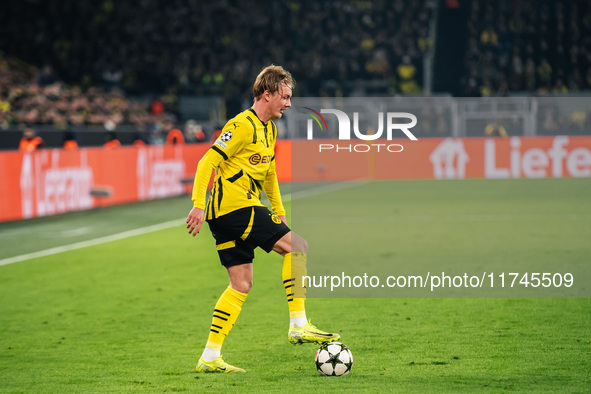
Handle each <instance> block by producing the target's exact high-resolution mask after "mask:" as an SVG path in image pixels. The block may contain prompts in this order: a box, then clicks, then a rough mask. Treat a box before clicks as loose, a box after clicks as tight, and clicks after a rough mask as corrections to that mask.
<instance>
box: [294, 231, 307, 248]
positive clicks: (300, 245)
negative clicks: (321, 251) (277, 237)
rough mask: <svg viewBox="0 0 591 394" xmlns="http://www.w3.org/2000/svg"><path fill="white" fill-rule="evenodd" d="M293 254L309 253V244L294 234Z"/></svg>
mask: <svg viewBox="0 0 591 394" xmlns="http://www.w3.org/2000/svg"><path fill="white" fill-rule="evenodd" d="M292 252H299V253H308V242H306V240H305V239H304V238H302V237H300V236H299V235H295V234H294V237H293V243H292Z"/></svg>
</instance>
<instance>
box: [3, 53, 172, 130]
mask: <svg viewBox="0 0 591 394" xmlns="http://www.w3.org/2000/svg"><path fill="white" fill-rule="evenodd" d="M149 104H150V103H149V102H138V101H131V100H128V99H127V98H126V96H125V94H124V92H123V91H122V90H120V89H110V90H108V91H107V90H105V89H103V88H99V87H88V88H87V89H86V90H85V91H83V90H82V89H81V88H80V87H79V86H77V85H72V86H68V85H66V84H64V82H63V81H62V80H61V79H60V78H58V77H57V76H56V75H55V73H54V72H53V69H52V67H51V66H49V65H45V66H43V67H42V68H41V69H40V70H38V71H37V70H36V69H35V68H33V67H31V66H29V65H28V64H25V63H22V62H20V61H18V60H17V59H15V58H11V57H7V56H6V55H2V54H0V127H1V126H4V128H6V127H7V126H9V125H11V124H29V125H35V124H51V125H54V126H56V127H57V128H62V129H63V128H66V127H67V126H68V125H105V126H106V127H107V128H112V129H114V128H115V127H116V126H117V125H118V124H121V123H124V124H131V125H135V126H138V127H139V128H142V127H144V126H145V125H148V124H153V123H156V122H164V121H167V120H169V119H168V118H169V117H168V116H167V115H166V114H165V113H164V112H159V113H153V112H152V111H151V110H150V105H149Z"/></svg>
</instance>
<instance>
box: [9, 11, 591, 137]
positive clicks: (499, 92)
mask: <svg viewBox="0 0 591 394" xmlns="http://www.w3.org/2000/svg"><path fill="white" fill-rule="evenodd" d="M23 26H27V28H26V29H23ZM590 33H591V6H590V5H589V2H588V1H584V0H573V1H569V2H561V1H551V0H538V1H536V0H499V1H495V2H490V1H481V0H473V1H472V0H470V1H468V0H420V1H412V2H405V1H403V0H394V1H386V0H377V1H361V0H359V1H339V0H322V1H311V0H305V1H295V0H285V1H264V0H254V1H251V2H248V4H246V3H244V2H239V1H237V0H222V1H217V2H203V1H198V0H130V1H121V2H116V1H114V0H100V1H99V0H93V1H76V0H63V1H59V2H50V1H44V0H26V1H18V2H7V3H6V4H4V5H3V12H2V13H0V50H2V51H3V52H2V53H1V54H0V56H1V57H0V82H1V84H0V126H1V127H3V128H5V129H6V128H10V127H13V128H14V127H17V126H18V125H24V124H27V125H37V126H47V127H51V128H55V129H57V130H66V129H68V130H69V129H72V128H76V127H84V128H86V129H87V128H88V127H89V126H91V127H92V126H94V125H96V126H97V127H99V128H100V131H101V132H102V133H104V132H106V131H110V130H109V129H113V128H117V131H118V135H121V136H122V143H124V144H127V143H131V142H132V141H133V140H137V138H135V137H136V136H137V135H138V133H140V134H142V135H144V137H145V138H144V139H145V140H146V142H150V141H152V142H153V143H155V142H158V141H161V140H163V138H160V136H159V135H158V134H159V133H161V134H163V135H166V133H167V132H168V131H169V129H167V130H158V129H159V128H162V127H163V126H162V125H163V124H166V125H167V124H170V123H172V127H175V128H183V127H182V124H181V122H184V121H187V120H189V119H195V120H197V121H198V122H199V123H200V124H203V125H204V127H203V129H204V131H205V133H206V134H207V136H205V137H206V138H202V139H209V136H210V135H211V134H212V133H213V132H214V130H215V126H214V124H213V120H212V123H211V124H206V123H203V121H206V120H207V119H205V118H203V117H199V115H197V116H187V115H186V113H187V112H186V111H187V108H189V109H194V108H196V106H195V104H194V103H196V101H195V100H198V99H199V98H207V100H208V101H210V102H211V103H213V99H210V98H213V97H221V99H220V100H221V103H222V106H223V107H224V108H223V109H222V112H221V113H219V116H218V119H215V120H216V121H217V122H219V121H221V120H223V119H224V118H225V114H226V113H227V114H233V113H236V112H238V111H239V110H241V109H242V108H243V107H244V106H245V104H248V102H249V101H250V100H251V97H250V93H249V89H250V83H251V81H252V77H253V75H256V74H257V73H258V71H259V70H260V69H261V67H263V66H264V65H267V64H269V63H277V64H281V65H283V66H285V67H286V68H287V69H289V70H290V71H291V72H292V73H293V75H294V76H295V78H296V80H297V82H298V92H297V95H298V96H300V97H301V96H309V97H339V96H344V97H359V96H394V95H421V94H426V95H430V94H431V92H432V93H436V94H437V93H451V94H452V95H454V96H466V97H482V96H484V97H487V96H510V95H514V94H516V93H519V94H522V95H536V96H544V95H558V94H565V93H573V92H577V93H578V92H584V91H589V90H591V66H590V65H591V34H590ZM433 54H435V61H434V62H430V63H429V62H427V61H426V59H427V58H428V57H429V56H432V55H433ZM429 75H431V76H430V77H429ZM183 97H185V98H187V97H189V98H190V99H184V100H183ZM207 100H206V101H207ZM212 105H213V104H212ZM216 105H217V104H216ZM424 111H425V113H435V112H436V111H435V110H428V109H425V110H424ZM437 111H441V110H440V109H438V110H437ZM552 111H554V113H556V114H557V115H556V117H548V116H549V115H547V114H548V113H550V114H551V113H553V112H552ZM209 112H211V111H210V110H209V109H206V110H204V111H202V113H206V114H207V113H209ZM545 114H546V116H545V117H544V118H543V119H541V120H540V121H539V122H538V124H542V125H543V131H547V132H548V133H552V132H554V131H553V130H559V129H560V128H561V125H564V124H568V125H570V126H572V128H573V129H580V130H583V131H584V130H586V129H587V127H588V125H589V118H590V117H589V114H588V113H587V112H586V109H577V110H574V111H569V112H568V113H565V110H564V109H559V108H552V105H551V104H548V111H546V112H545ZM425 116H426V114H425V115H424V117H425ZM123 126H126V127H128V129H127V130H126V131H125V132H126V133H127V134H125V133H123V134H121V133H120V131H121V127H123ZM446 127H449V126H446V124H445V123H441V122H439V124H438V122H437V121H436V120H429V121H428V122H427V124H426V125H425V130H431V131H430V132H432V133H433V134H434V135H441V133H442V130H443V129H445V128H446ZM21 129H22V127H21ZM483 129H484V127H483ZM70 131H71V130H70ZM19 132H20V129H19ZM426 133H427V134H428V132H427V131H426ZM509 134H511V133H509ZM148 137H149V138H148ZM185 137H187V135H185ZM44 138H45V136H44ZM189 140H191V138H189ZM192 140H195V138H192ZM46 141H47V142H48V145H52V144H53V142H52V139H51V138H46ZM55 141H60V143H61V141H62V139H61V138H60V139H55ZM79 142H80V141H79ZM101 142H102V141H101V140H100V139H94V140H88V141H83V145H88V144H91V145H92V144H94V145H100V143H101ZM53 145H55V144H53ZM2 148H5V147H4V146H2Z"/></svg>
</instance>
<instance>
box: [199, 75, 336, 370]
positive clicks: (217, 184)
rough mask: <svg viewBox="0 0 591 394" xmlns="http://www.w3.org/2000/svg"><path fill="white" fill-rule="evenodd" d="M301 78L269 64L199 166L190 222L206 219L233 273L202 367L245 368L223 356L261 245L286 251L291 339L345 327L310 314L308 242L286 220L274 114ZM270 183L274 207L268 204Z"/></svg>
mask: <svg viewBox="0 0 591 394" xmlns="http://www.w3.org/2000/svg"><path fill="white" fill-rule="evenodd" d="M294 85H295V83H294V80H293V78H292V76H291V74H290V73H289V72H288V71H286V70H284V69H283V68H282V67H280V66H274V65H271V66H268V67H266V68H264V69H263V70H262V71H261V73H260V74H259V75H258V76H257V78H256V81H255V83H254V85H253V96H254V103H253V105H252V107H251V108H250V109H248V110H246V111H244V112H241V113H239V114H238V115H236V117H234V118H233V119H230V120H229V121H228V123H226V125H225V126H224V128H223V129H222V132H221V134H220V136H219V138H218V139H216V140H215V142H214V143H213V145H212V147H211V148H210V149H209V150H208V151H207V153H206V154H205V155H204V156H203V158H202V159H201V160H200V161H199V164H198V166H197V172H196V174H195V183H194V186H193V195H192V199H193V205H194V207H193V209H192V210H191V212H190V213H189V215H188V217H187V228H188V229H189V234H192V235H193V236H195V235H197V233H199V231H200V229H201V225H202V224H203V221H204V220H205V221H207V223H208V224H209V228H210V230H211V233H212V235H213V237H214V238H215V240H216V249H217V251H218V255H219V258H220V260H221V263H222V265H223V266H224V267H225V268H226V270H227V272H228V276H229V277H230V285H229V286H228V287H227V288H226V290H225V291H224V292H223V294H222V295H221V297H220V298H219V300H218V301H217V303H216V305H215V309H214V311H213V320H212V323H211V329H210V332H209V337H208V341H207V344H206V347H205V349H204V351H203V354H202V355H201V358H200V359H199V362H198V363H197V367H196V370H197V372H244V370H243V369H242V368H238V367H235V366H232V365H229V364H227V363H226V362H224V361H223V360H222V357H221V348H222V344H223V342H224V339H225V337H226V336H227V335H228V333H229V332H230V329H231V328H232V326H233V325H234V323H235V322H236V319H237V318H238V314H239V313H240V310H241V307H242V304H243V303H244V301H245V300H246V296H247V295H248V292H249V291H250V288H251V287H252V276H253V268H252V262H253V259H254V250H255V249H256V248H257V247H260V248H262V249H263V250H265V251H266V252H267V253H269V252H271V251H275V252H277V253H279V254H280V255H281V256H283V269H282V276H283V284H284V287H285V291H286V294H287V301H288V307H289V315H290V326H289V331H288V340H289V341H290V342H291V343H293V344H294V345H295V344H298V343H324V342H331V341H336V340H338V339H339V338H340V335H339V334H332V333H327V332H324V331H321V330H319V329H317V328H316V327H315V326H313V325H312V324H310V322H309V321H308V320H307V319H306V310H305V305H304V300H305V288H303V287H302V283H301V277H302V276H303V275H305V272H306V256H307V251H308V245H307V243H306V241H305V240H304V239H303V238H301V237H299V236H298V235H296V234H295V233H293V232H292V231H291V230H290V229H289V227H288V226H287V220H286V217H285V208H284V207H283V203H282V201H281V194H280V192H279V183H278V182H277V174H276V172H275V141H276V138H277V128H276V127H275V124H274V123H273V121H272V119H278V118H281V116H282V114H283V111H285V110H287V109H288V108H289V107H290V106H291V96H292V90H293V88H294ZM214 169H215V170H216V176H215V178H214V186H213V190H212V192H211V195H210V197H209V200H208V201H207V205H206V191H207V185H208V183H209V179H210V177H211V173H212V171H213V170H214ZM263 190H264V191H265V194H266V195H267V198H268V199H269V201H270V202H271V207H272V209H273V211H274V212H275V213H273V212H271V211H269V209H268V208H267V207H265V206H264V205H263V204H262V203H261V195H262V191H263ZM298 279H299V280H298Z"/></svg>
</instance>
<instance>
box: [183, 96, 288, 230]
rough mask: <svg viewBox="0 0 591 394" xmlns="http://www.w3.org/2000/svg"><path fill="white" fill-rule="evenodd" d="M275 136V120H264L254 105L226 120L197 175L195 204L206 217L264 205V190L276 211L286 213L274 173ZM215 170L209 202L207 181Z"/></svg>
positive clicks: (203, 159)
mask: <svg viewBox="0 0 591 394" xmlns="http://www.w3.org/2000/svg"><path fill="white" fill-rule="evenodd" d="M276 139H277V128H276V126H275V123H273V121H269V122H268V123H267V124H265V123H263V122H262V121H261V120H260V119H259V118H258V117H257V115H256V113H255V112H254V110H253V109H252V108H251V109H248V110H246V111H244V112H241V113H239V114H238V115H236V116H235V117H234V118H233V119H230V120H229V121H228V123H226V125H225V126H224V128H223V129H222V133H221V134H220V136H219V137H218V139H217V140H216V141H215V142H214V144H213V145H212V147H211V148H210V149H209V150H208V151H207V153H206V154H205V155H204V156H203V158H202V159H201V160H200V161H199V164H198V166H197V172H196V174H195V183H194V185H193V195H192V199H193V205H194V206H195V207H197V208H201V209H205V210H206V213H205V219H206V220H210V219H215V218H216V217H218V216H222V215H225V214H227V213H230V212H232V211H235V210H237V209H240V208H246V207H252V206H264V205H263V204H262V203H261V195H262V191H263V190H264V191H265V194H266V195H267V198H268V199H269V201H270V202H271V208H272V209H273V211H275V213H276V214H277V215H285V208H284V207H283V203H282V202H281V194H280V192H279V184H278V182H277V174H276V172H275V141H276ZM214 169H215V170H216V176H215V178H214V184H213V189H212V192H211V195H210V197H209V200H208V201H207V205H206V204H205V196H206V191H207V184H208V183H209V179H210V177H211V172H212V171H213V170H214Z"/></svg>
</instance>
